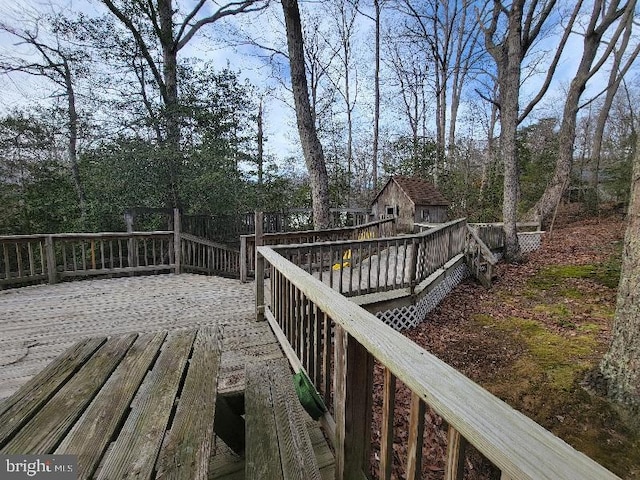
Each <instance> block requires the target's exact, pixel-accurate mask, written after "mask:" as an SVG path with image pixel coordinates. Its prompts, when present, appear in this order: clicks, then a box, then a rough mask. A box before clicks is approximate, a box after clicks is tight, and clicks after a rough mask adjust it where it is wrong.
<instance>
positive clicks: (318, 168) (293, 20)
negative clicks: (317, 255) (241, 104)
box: [282, 0, 329, 229]
mask: <svg viewBox="0 0 640 480" xmlns="http://www.w3.org/2000/svg"><path fill="white" fill-rule="evenodd" d="M282 10H283V13H284V20H285V27H286V31H287V47H288V51H289V65H290V68H291V87H292V89H293V100H294V103H295V108H296V118H297V121H298V133H299V134H300V143H301V144H302V151H303V153H304V158H305V163H306V164H307V170H308V171H309V177H310V181H311V196H312V201H313V224H314V227H315V228H316V229H320V228H326V227H328V226H329V181H328V178H327V167H326V165H325V161H324V153H323V151H322V144H321V143H320V140H319V139H318V134H317V132H316V127H315V124H314V123H313V117H312V115H311V105H310V103H309V89H308V86H307V76H306V72H305V65H304V46H303V39H302V24H301V21H300V9H299V8H298V2H297V0H282Z"/></svg>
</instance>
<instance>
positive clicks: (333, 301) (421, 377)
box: [256, 227, 618, 480]
mask: <svg viewBox="0 0 640 480" xmlns="http://www.w3.org/2000/svg"><path fill="white" fill-rule="evenodd" d="M465 228H466V227H465ZM258 253H259V258H258V260H259V261H258V264H257V267H258V271H257V275H258V276H261V275H262V274H263V271H262V268H268V269H270V271H271V278H270V279H271V289H270V290H271V291H270V300H269V302H268V305H266V306H265V302H264V299H263V298H262V296H261V295H262V294H261V290H260V289H258V293H257V298H256V302H257V307H258V308H257V312H258V315H257V316H258V318H262V316H263V315H264V316H265V317H266V318H267V320H268V321H269V322H270V324H271V325H272V327H273V329H274V331H275V332H276V334H277V336H278V338H279V339H280V341H281V343H282V345H283V348H284V350H285V352H286V353H287V356H288V357H289V359H290V360H291V361H292V363H293V364H294V368H295V369H304V370H305V371H306V372H307V374H308V376H309V378H310V379H311V381H312V382H313V384H314V385H315V388H316V389H317V390H318V392H319V393H320V394H321V396H322V397H323V398H324V401H325V403H326V405H327V406H328V408H329V413H328V414H327V415H325V417H324V425H325V427H327V432H328V434H329V439H330V440H331V441H332V442H333V446H334V450H335V456H336V478H337V479H339V480H346V479H361V478H364V475H367V476H369V473H370V472H369V452H370V445H371V429H372V411H373V405H372V404H373V400H372V389H373V362H374V360H375V361H377V362H379V363H380V364H381V365H382V366H383V368H384V383H383V385H382V392H383V402H382V407H381V409H382V417H381V422H380V424H381V426H382V428H381V434H380V438H381V440H380V452H381V453H380V468H379V474H378V476H377V478H380V479H384V480H388V479H389V478H391V467H392V461H393V452H394V437H395V436H394V432H393V425H394V406H395V387H396V383H397V382H398V381H400V382H402V383H404V384H405V385H406V387H408V388H409V390H410V391H411V392H412V393H411V409H410V418H409V428H408V432H406V433H407V435H406V437H407V440H406V442H407V452H408V459H407V464H406V477H407V478H410V479H415V478H421V472H422V467H421V460H422V449H423V436H424V430H425V427H426V425H425V423H426V422H425V409H426V406H427V405H428V406H430V407H431V409H432V410H433V411H435V412H436V413H437V414H438V415H440V416H441V417H442V419H443V420H444V422H446V425H448V444H447V450H446V456H447V458H446V470H445V472H444V478H445V479H447V480H454V479H461V478H463V470H464V462H465V445H466V444H467V443H470V444H472V445H473V446H474V447H475V448H476V449H477V450H479V451H480V452H481V453H482V454H483V455H484V456H485V457H486V458H487V459H488V460H489V461H491V462H492V463H493V464H494V465H495V466H496V467H497V468H499V469H500V470H501V471H502V477H501V478H502V479H503V480H516V479H517V480H525V479H536V480H539V479H554V480H555V479H557V480H562V479H567V480H568V479H578V478H579V479H581V480H591V479H593V480H596V479H598V480H606V479H615V478H618V477H616V476H615V475H613V474H612V473H611V472H609V471H608V470H606V469H604V468H603V467H602V466H600V465H598V464H597V463H596V462H594V461H592V460H591V459H589V458H588V457H586V456H585V455H583V454H581V453H579V452H577V451H576V450H574V449H573V448H572V447H570V446H569V445H567V444H566V443H564V442H563V441H562V440H560V439H559V438H558V437H555V436H554V435H553V434H551V433H550V432H548V431H547V430H545V429H544V428H542V427H541V426H540V425H538V424H537V423H535V422H533V421H532V420H530V419H529V418H527V417H526V416H524V415H522V414H521V413H519V412H517V411H515V410H514V409H512V408H511V407H509V406H508V405H507V404H506V403H504V402H502V401H501V400H499V399H498V398H496V397H495V396H493V395H491V394H490V393H489V392H487V391H486V390H484V389H482V388H481V387H480V386H478V385H477V384H475V383H474V382H472V381H471V380H469V379H468V378H466V377H465V376H463V375H462V374H461V373H459V372H458V371H456V370H455V369H454V368H452V367H450V366H449V365H447V364H445V363H444V362H442V361H441V360H439V359H438V358H436V357H435V356H433V355H431V354H430V353H429V352H427V351H425V350H424V349H422V348H421V347H419V346H418V345H416V344H415V343H413V342H412V341H411V340H409V339H407V338H406V337H404V336H403V335H402V334H401V333H399V332H397V331H395V330H393V329H392V328H391V327H389V326H387V325H385V324H384V323H383V322H381V321H380V320H379V319H377V318H376V317H375V316H374V315H372V314H370V313H368V312H366V311H365V310H363V309H362V308H360V307H359V306H357V305H356V304H355V303H353V302H351V301H349V300H348V299H347V298H345V297H344V296H342V295H340V294H339V293H338V292H336V291H335V290H333V289H331V287H330V286H329V285H326V284H324V283H322V282H321V281H320V280H318V279H317V278H314V277H313V276H312V275H310V274H309V273H307V272H305V271H304V270H302V269H301V268H300V267H298V266H296V265H294V264H293V263H292V262H290V261H288V260H287V259H286V258H284V257H283V256H282V255H280V254H279V253H278V252H276V251H275V250H274V249H273V248H270V247H258ZM404 437H405V435H398V436H397V437H396V438H404Z"/></svg>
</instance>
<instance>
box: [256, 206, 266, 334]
mask: <svg viewBox="0 0 640 480" xmlns="http://www.w3.org/2000/svg"><path fill="white" fill-rule="evenodd" d="M255 220H256V225H255V230H256V241H255V256H256V257H255V258H256V262H255V264H256V321H258V322H260V321H262V320H264V308H265V304H264V257H263V256H262V255H260V253H259V252H258V247H261V246H262V242H263V240H262V227H263V223H262V222H263V213H262V212H258V211H256V218H255Z"/></svg>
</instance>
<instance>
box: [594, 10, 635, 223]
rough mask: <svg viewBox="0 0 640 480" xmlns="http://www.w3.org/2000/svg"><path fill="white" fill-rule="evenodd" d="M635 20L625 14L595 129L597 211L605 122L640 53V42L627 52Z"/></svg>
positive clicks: (598, 206) (597, 208) (597, 206)
mask: <svg viewBox="0 0 640 480" xmlns="http://www.w3.org/2000/svg"><path fill="white" fill-rule="evenodd" d="M633 20H634V18H633V15H626V16H625V19H624V22H625V24H626V25H625V31H624V34H623V36H622V41H621V43H620V46H619V47H618V48H615V49H614V52H613V63H612V65H611V70H610V72H609V81H608V82H607V86H608V88H607V89H606V95H605V98H604V102H603V104H602V107H600V111H599V113H598V118H597V120H596V126H595V131H594V134H593V156H594V158H595V166H594V172H593V187H594V193H595V208H596V212H597V211H598V210H599V208H600V193H599V190H600V189H599V184H600V156H601V154H602V139H603V137H604V129H605V124H606V121H607V118H608V117H609V111H610V110H611V106H612V105H613V100H614V98H615V96H616V93H617V92H618V88H619V87H620V83H621V82H622V79H623V78H624V77H625V75H626V74H627V72H628V71H629V68H631V65H632V64H633V62H634V61H635V60H636V58H637V57H638V53H639V52H640V42H637V43H636V46H635V48H634V49H633V51H631V52H630V53H629V54H627V49H628V48H629V41H630V39H631V33H632V30H633Z"/></svg>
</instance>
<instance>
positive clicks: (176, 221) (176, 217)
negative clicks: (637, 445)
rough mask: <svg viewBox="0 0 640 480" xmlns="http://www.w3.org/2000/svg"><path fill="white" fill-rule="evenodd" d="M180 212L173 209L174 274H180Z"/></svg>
mask: <svg viewBox="0 0 640 480" xmlns="http://www.w3.org/2000/svg"><path fill="white" fill-rule="evenodd" d="M180 243H181V242H180V210H179V209H177V208H174V209H173V262H174V265H175V267H174V273H176V274H178V273H180V270H181V268H180V261H181V258H180V250H181V248H180V247H181V245H180Z"/></svg>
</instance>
